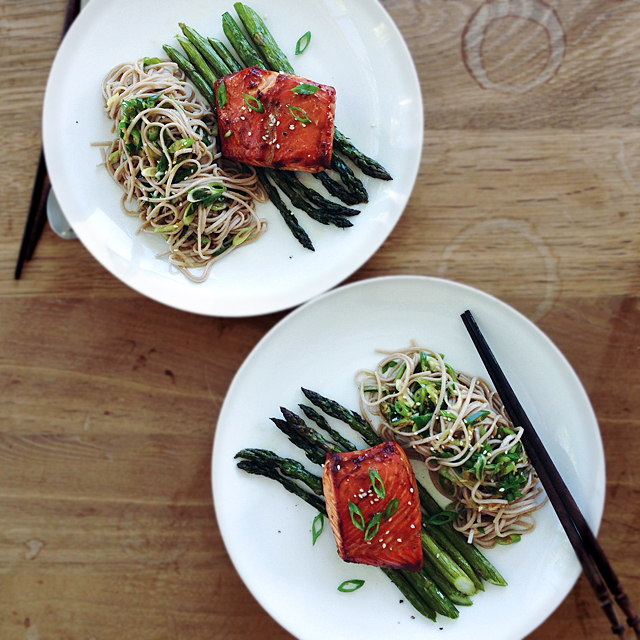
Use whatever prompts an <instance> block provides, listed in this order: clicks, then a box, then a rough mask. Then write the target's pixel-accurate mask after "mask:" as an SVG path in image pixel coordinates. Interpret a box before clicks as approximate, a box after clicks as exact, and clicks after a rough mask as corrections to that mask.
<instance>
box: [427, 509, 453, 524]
mask: <svg viewBox="0 0 640 640" xmlns="http://www.w3.org/2000/svg"><path fill="white" fill-rule="evenodd" d="M457 517H458V514H457V513H456V512H455V511H440V512H439V513H436V514H434V515H432V516H431V517H430V518H428V519H427V522H428V523H429V524H434V525H436V526H437V527H439V526H440V525H441V524H446V523H447V522H452V521H453V520H455V519H456V518H457Z"/></svg>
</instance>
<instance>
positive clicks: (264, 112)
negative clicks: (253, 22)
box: [215, 67, 336, 173]
mask: <svg viewBox="0 0 640 640" xmlns="http://www.w3.org/2000/svg"><path fill="white" fill-rule="evenodd" d="M221 85H224V86H221ZM294 90H295V91H294ZM215 93H216V106H217V110H218V126H219V129H220V138H221V140H222V155H223V156H224V157H225V158H230V159H232V160H238V161H239V162H244V163H246V164H250V165H255V166H259V167H271V168H273V169H287V170H290V171H308V172H311V173H317V172H319V171H324V170H325V169H328V168H329V166H330V164H331V154H332V152H333V129H334V117H335V106H336V90H335V89H334V88H333V87H330V86H327V85H323V84H318V83H317V82H312V81H311V80H307V79H306V78H301V77H300V76H295V75H290V74H287V73H277V72H275V71H265V70H264V69H261V68H260V67H250V68H248V69H243V70H242V71H238V72H237V73H233V74H230V75H228V76H225V77H224V78H220V79H219V80H218V81H217V82H216V85H215Z"/></svg>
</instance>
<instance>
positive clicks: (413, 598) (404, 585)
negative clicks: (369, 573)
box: [382, 569, 436, 622]
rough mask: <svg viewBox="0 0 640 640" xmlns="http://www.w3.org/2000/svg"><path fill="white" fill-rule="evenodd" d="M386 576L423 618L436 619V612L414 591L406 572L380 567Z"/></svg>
mask: <svg viewBox="0 0 640 640" xmlns="http://www.w3.org/2000/svg"><path fill="white" fill-rule="evenodd" d="M382 570H383V571H384V573H385V574H386V576H387V578H389V580H391V582H393V584H395V585H396V587H398V589H399V590H400V591H401V592H402V594H403V595H404V596H405V598H406V599H407V600H408V601H409V602H410V603H411V604H412V605H413V607H414V609H416V610H417V611H419V612H420V613H421V614H422V615H423V616H424V617H425V618H429V620H433V621H434V622H435V621H436V612H435V611H434V610H433V609H432V608H431V607H430V606H429V605H427V604H426V603H425V601H424V600H423V599H422V598H421V597H420V596H419V595H418V594H417V593H416V591H415V590H414V589H413V587H412V586H411V584H410V583H408V582H407V576H406V574H403V573H402V572H400V571H394V570H393V569H382Z"/></svg>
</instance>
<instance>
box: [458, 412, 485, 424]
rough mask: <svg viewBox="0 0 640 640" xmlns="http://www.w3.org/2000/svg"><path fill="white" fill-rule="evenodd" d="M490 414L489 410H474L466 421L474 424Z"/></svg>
mask: <svg viewBox="0 0 640 640" xmlns="http://www.w3.org/2000/svg"><path fill="white" fill-rule="evenodd" d="M488 415H489V412H488V411H474V412H473V413H472V414H471V415H470V416H467V417H466V418H465V419H464V421H465V422H466V423H467V424H468V425H472V424H473V423H474V422H478V421H479V420H484V419H485V418H486V417H487V416H488Z"/></svg>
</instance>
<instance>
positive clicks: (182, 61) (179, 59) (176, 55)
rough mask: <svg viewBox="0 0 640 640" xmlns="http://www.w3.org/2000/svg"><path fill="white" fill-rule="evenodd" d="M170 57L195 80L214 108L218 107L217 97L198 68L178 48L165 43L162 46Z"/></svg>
mask: <svg viewBox="0 0 640 640" xmlns="http://www.w3.org/2000/svg"><path fill="white" fill-rule="evenodd" d="M162 48H163V49H164V50H165V52H166V54H167V55H168V56H169V58H170V59H171V60H172V61H173V62H175V63H176V64H177V65H178V67H180V69H182V71H184V73H185V74H186V76H187V78H189V80H191V82H193V84H194V85H195V86H196V88H197V89H198V91H200V93H201V94H202V95H203V96H204V98H205V100H206V101H207V102H208V103H209V104H210V105H211V108H212V109H215V108H216V99H215V96H214V95H213V91H211V89H210V88H209V85H208V84H207V81H206V80H205V79H204V78H203V77H202V75H200V73H198V71H197V70H196V68H195V67H194V66H193V65H192V64H191V62H190V61H189V60H187V58H185V57H184V56H183V55H182V54H181V53H180V52H179V51H178V50H177V49H174V48H173V47H170V46H169V45H166V44H165V45H164V46H163V47H162Z"/></svg>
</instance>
